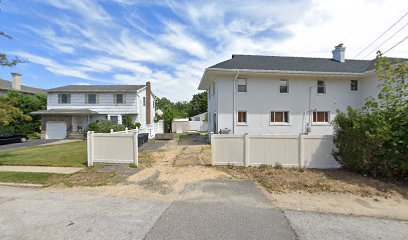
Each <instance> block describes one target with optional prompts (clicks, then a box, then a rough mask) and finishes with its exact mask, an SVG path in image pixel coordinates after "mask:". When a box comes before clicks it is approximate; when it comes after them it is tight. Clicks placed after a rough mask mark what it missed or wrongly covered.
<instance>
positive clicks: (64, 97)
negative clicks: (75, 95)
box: [58, 93, 71, 104]
mask: <svg viewBox="0 0 408 240" xmlns="http://www.w3.org/2000/svg"><path fill="white" fill-rule="evenodd" d="M58 103H59V104H70V103H71V94H67V93H60V94H58Z"/></svg>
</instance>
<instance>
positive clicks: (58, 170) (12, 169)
mask: <svg viewBox="0 0 408 240" xmlns="http://www.w3.org/2000/svg"><path fill="white" fill-rule="evenodd" d="M82 169H84V168H78V167H41V166H0V172H32V173H60V174H73V173H76V172H79V171H81V170H82Z"/></svg>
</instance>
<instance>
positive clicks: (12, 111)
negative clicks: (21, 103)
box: [0, 96, 32, 131]
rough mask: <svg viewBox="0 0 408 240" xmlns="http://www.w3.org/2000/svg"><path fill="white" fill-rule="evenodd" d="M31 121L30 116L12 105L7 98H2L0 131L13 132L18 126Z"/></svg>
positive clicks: (0, 102) (0, 100) (0, 98)
mask: <svg viewBox="0 0 408 240" xmlns="http://www.w3.org/2000/svg"><path fill="white" fill-rule="evenodd" d="M31 120H32V119H31V117H30V116H29V115H26V114H24V113H23V111H21V110H20V109H19V108H17V107H14V106H13V105H11V104H10V102H9V99H8V98H7V97H4V96H0V131H13V130H14V126H15V125H16V124H18V123H21V122H30V121H31Z"/></svg>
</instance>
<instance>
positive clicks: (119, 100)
mask: <svg viewBox="0 0 408 240" xmlns="http://www.w3.org/2000/svg"><path fill="white" fill-rule="evenodd" d="M113 101H114V103H115V104H124V103H125V98H124V95H123V93H117V94H114V95H113Z"/></svg>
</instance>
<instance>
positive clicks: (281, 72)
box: [200, 68, 372, 84]
mask: <svg viewBox="0 0 408 240" xmlns="http://www.w3.org/2000/svg"><path fill="white" fill-rule="evenodd" d="M208 71H220V72H237V71H239V72H240V73H270V74H275V73H276V74H288V75H321V76H364V75H365V74H367V73H369V72H372V70H370V71H366V72H361V73H353V72H312V71H285V70H260V69H226V68H207V69H206V71H205V72H204V75H206V74H207V72H208ZM204 75H203V77H204ZM200 84H201V82H200Z"/></svg>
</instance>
